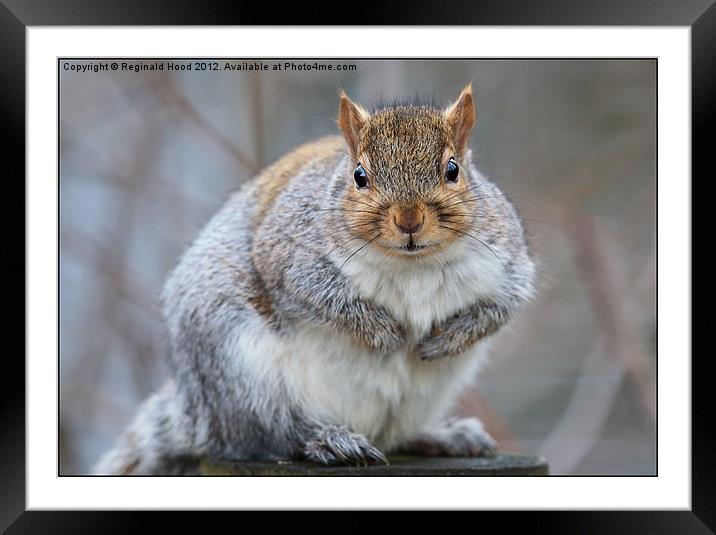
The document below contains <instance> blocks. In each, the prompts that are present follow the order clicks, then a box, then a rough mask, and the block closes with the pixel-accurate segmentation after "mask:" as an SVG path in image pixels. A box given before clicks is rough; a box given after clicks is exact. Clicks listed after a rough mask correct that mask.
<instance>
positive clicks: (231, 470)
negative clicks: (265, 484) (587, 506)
mask: <svg viewBox="0 0 716 535" xmlns="http://www.w3.org/2000/svg"><path fill="white" fill-rule="evenodd" d="M388 460H389V462H390V464H389V465H385V466H384V465H380V466H321V465H317V464H314V463H309V462H304V461H226V460H208V459H207V460H204V461H203V462H202V465H201V473H202V475H207V476H546V475H548V474H549V467H548V464H547V461H546V460H545V459H544V458H542V457H533V456H526V455H514V454H509V453H500V454H498V455H497V456H496V457H489V458H488V457H472V458H465V457H411V456H398V455H396V456H392V457H389V458H388Z"/></svg>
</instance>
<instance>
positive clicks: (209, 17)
mask: <svg viewBox="0 0 716 535" xmlns="http://www.w3.org/2000/svg"><path fill="white" fill-rule="evenodd" d="M713 4H714V0H603V1H601V2H593V1H588V0H552V1H536V0H532V1H530V0H521V1H517V0H489V1H484V0H483V1H481V2H474V3H472V4H471V5H470V6H469V7H467V6H464V5H461V4H460V3H459V2H456V1H455V0H444V1H443V2H440V3H429V2H419V3H417V4H416V3H415V2H410V4H409V5H408V3H407V2H405V1H401V2H396V3H393V4H391V5H385V4H381V5H380V7H379V8H378V7H376V9H375V10H373V9H371V7H370V6H369V5H366V4H365V3H363V4H361V6H360V10H359V12H360V13H362V14H366V13H370V14H371V20H366V21H357V20H356V19H355V18H354V17H348V16H346V17H345V18H344V19H343V20H339V19H338V16H336V17H335V18H336V20H334V21H329V22H328V23H330V24H341V22H343V23H345V22H348V23H350V24H355V23H356V22H366V23H369V24H371V25H376V24H391V25H392V24H398V25H403V24H420V25H433V24H437V25H445V24H452V23H454V22H456V21H459V23H460V24H462V25H509V26H517V25H550V26H556V25H569V26H572V25H575V26H580V25H588V26H602V25H603V26H688V27H690V28H691V39H692V41H691V46H692V49H691V53H692V168H693V169H694V170H695V169H697V168H699V167H701V168H703V169H705V165H706V158H707V154H708V153H707V151H708V150H712V149H711V148H710V147H709V146H708V145H707V141H706V140H707V136H706V129H707V125H709V123H710V122H711V119H712V118H713V117H714V112H713V107H712V106H711V97H712V95H714V93H715V90H716V73H715V72H714V71H715V69H714V65H716V6H714V5H713ZM301 5H302V4H300V3H298V4H284V6H283V7H281V8H280V9H277V8H275V7H273V6H271V5H268V4H263V5H248V4H246V3H236V2H231V1H229V0H227V1H208V0H205V1H202V0H188V1H187V0H185V1H181V2H180V1H172V0H154V1H151V2H149V1H144V2H143V1H141V0H123V1H121V2H110V1H107V0H74V1H73V0H32V1H30V0H0V55H2V63H0V106H1V107H0V117H2V120H1V121H0V125H2V126H1V127H2V129H3V130H5V131H6V133H7V134H8V135H7V136H5V143H4V147H3V148H4V149H5V150H4V151H2V152H3V153H4V155H3V156H2V162H3V163H4V164H5V165H4V169H5V171H6V173H4V175H5V179H6V180H5V181H4V185H5V192H6V195H7V197H6V199H13V200H12V201H11V202H9V203H6V206H5V209H4V210H2V211H1V213H2V216H1V217H2V218H3V226H2V228H3V229H5V232H4V233H3V238H4V240H5V243H6V244H7V242H8V240H9V241H10V242H13V240H14V241H15V242H16V243H11V245H13V246H15V247H13V248H12V252H11V250H10V248H6V249H5V251H4V253H5V254H4V255H3V260H2V263H1V264H0V265H1V266H2V268H1V269H2V274H3V275H4V277H5V278H6V280H12V281H13V282H12V283H9V284H8V283H6V284H5V285H4V287H5V297H6V299H5V303H6V307H5V310H6V312H8V313H7V314H6V315H5V316H6V318H5V320H4V322H3V323H4V326H5V332H6V333H13V334H14V335H15V336H17V337H19V333H20V332H23V333H24V332H25V328H24V327H25V299H24V297H25V295H24V292H25V288H26V282H27V281H26V278H25V276H26V275H25V273H26V271H25V270H26V265H25V232H24V227H23V232H22V234H21V233H20V232H19V226H20V224H19V222H20V221H23V222H24V221H25V202H24V201H25V188H24V183H23V182H22V181H21V179H20V178H19V177H21V176H24V175H25V89H26V87H25V84H26V82H25V53H26V49H25V47H26V41H25V30H26V27H27V26H45V25H52V26H64V25H73V26H78V25H167V24H169V25H209V24H212V25H214V24H216V25H242V24H252V25H253V24H271V25H275V24H283V23H290V24H315V23H316V22H317V21H316V18H315V16H316V12H317V11H321V10H319V9H312V10H311V13H308V12H307V10H306V9H305V6H304V8H303V9H302V7H301ZM325 9H327V8H325ZM277 11H278V12H279V13H277ZM329 12H335V13H336V14H337V13H339V12H340V11H339V10H332V11H329ZM456 13H459V17H458V16H455V14H456ZM662 149H663V148H662ZM693 182H694V181H693V179H692V184H693ZM21 184H23V185H21ZM11 186H12V187H14V188H15V190H14V191H12V190H10V189H9V188H10V187H11ZM20 198H22V199H23V202H20V201H19V199H20ZM12 208H15V210H13V209H12ZM700 228H703V227H699V226H698V225H693V230H694V234H695V235H696V236H700V235H705V234H706V231H705V230H704V231H703V232H702V231H701V230H700ZM705 228H708V227H705ZM692 243H699V241H698V240H696V241H695V242H692ZM702 243H703V242H702ZM20 279H21V280H22V281H23V284H22V285H20V284H19V282H14V281H19V280H20ZM21 292H22V293H23V295H22V296H21V295H20V294H21ZM16 294H17V295H16ZM8 297H10V298H13V301H14V302H15V303H18V305H17V306H18V307H17V308H14V307H11V306H10V305H9V303H10V302H11V300H10V299H8ZM19 303H22V304H21V305H20V304H19ZM694 321H695V322H696V321H703V320H700V319H699V318H694ZM20 347H21V348H22V351H23V353H24V349H25V338H24V336H23V339H22V342H21V344H20ZM664 358H689V355H667V356H665V357H664ZM50 360H51V359H50ZM4 361H5V362H4V365H5V369H4V375H5V374H6V375H5V381H3V386H2V388H1V389H0V396H1V398H0V399H2V405H1V406H0V410H1V412H0V415H1V417H0V418H1V421H2V439H0V448H1V451H0V529H2V530H5V528H6V527H7V526H9V527H8V528H7V531H5V532H6V533H12V534H15V533H83V532H85V531H86V532H92V533H128V532H136V531H137V530H139V529H140V528H141V527H142V526H146V527H149V525H150V524H149V523H148V522H147V520H146V517H147V516H148V514H147V513H138V512H137V513H118V512H113V513H105V512H28V511H25V445H26V444H25V417H24V415H25V411H24V409H25V382H24V380H20V377H24V375H25V366H24V362H23V361H22V360H21V359H20V358H19V351H6V355H5V359H4ZM707 365H708V364H707V362H706V359H703V358H701V359H692V385H693V389H692V434H693V436H692V444H693V447H692V509H691V511H657V512H655V511H641V512H638V511H629V512H626V511H625V512H614V511H612V512H609V511H605V512H596V511H590V512H576V511H574V512H554V511H552V512H529V513H519V514H516V513H514V512H510V513H507V514H505V513H485V514H491V515H498V514H499V517H498V518H496V520H498V521H499V522H500V529H501V530H507V531H508V532H509V531H511V530H512V529H517V528H519V527H521V526H529V529H530V531H538V532H546V533H547V532H548V533H580V534H581V533H630V534H632V533H649V534H659V533H688V534H700V533H714V531H716V484H714V474H715V473H716V455H715V454H714V452H716V444H715V440H714V439H715V438H716V423H715V422H714V418H713V416H712V414H711V411H712V409H711V403H710V399H709V397H710V396H708V394H709V393H710V391H711V388H710V386H709V385H707V382H709V381H710V376H709V374H708V372H707V370H706V366H707ZM8 366H9V369H8ZM707 396H708V397H707ZM187 520H188V519H186V517H185V516H183V518H182V520H181V521H182V524H184V527H185V528H187V527H188V528H190V529H191V523H188V524H187ZM200 522H201V520H200ZM351 525H352V528H353V529H355V528H356V527H358V526H359V524H355V523H352V524H351ZM365 526H366V527H368V524H365ZM203 527H204V528H206V526H205V525H204V526H203ZM238 528H239V526H237V529H238Z"/></svg>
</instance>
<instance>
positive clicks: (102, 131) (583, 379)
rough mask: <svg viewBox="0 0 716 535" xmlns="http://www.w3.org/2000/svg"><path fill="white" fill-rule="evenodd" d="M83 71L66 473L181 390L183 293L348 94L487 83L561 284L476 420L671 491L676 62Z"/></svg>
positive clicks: (66, 156)
mask: <svg viewBox="0 0 716 535" xmlns="http://www.w3.org/2000/svg"><path fill="white" fill-rule="evenodd" d="M124 61H125V62H127V63H131V64H139V63H144V64H149V63H153V61H149V60H143V61H141V62H139V61H136V60H132V61H127V60H124ZM293 61H294V63H313V62H314V61H313V60H310V61H309V60H293ZM64 63H65V62H64V61H60V66H59V68H60V357H59V358H60V472H61V473H62V474H78V473H87V472H88V471H89V470H90V469H91V466H92V464H93V463H94V462H95V461H96V460H97V459H98V457H99V456H100V455H101V454H102V453H103V452H104V451H105V450H106V449H108V448H109V447H110V445H111V444H112V441H113V440H114V438H115V437H116V435H117V434H118V433H119V432H120V431H121V429H122V428H123V427H124V426H125V425H126V424H127V423H128V422H129V420H130V419H131V417H132V415H133V413H134V411H135V409H136V408H137V406H138V404H139V403H140V402H141V401H142V399H143V398H145V397H146V396H147V395H148V394H150V393H151V392H152V390H154V389H155V388H157V387H158V386H159V385H160V384H161V383H162V381H163V380H164V378H165V377H166V376H167V373H168V371H167V367H166V365H165V360H166V356H167V343H166V335H165V330H164V325H163V322H162V318H161V311H160V307H159V293H160V290H161V287H162V284H163V281H164V279H165V277H166V276H167V274H168V272H169V271H170V270H171V269H172V267H173V266H174V264H175V262H176V261H177V259H178V257H179V255H180V254H181V253H182V251H183V250H184V249H185V248H186V247H187V246H188V245H189V244H190V243H191V241H192V240H193V238H194V237H195V236H196V235H197V233H198V232H199V231H200V229H201V228H202V226H203V225H204V224H205V223H206V222H207V221H208V219H209V218H210V217H211V216H212V214H213V213H214V212H216V211H217V209H218V208H219V207H220V206H221V205H222V203H223V202H224V200H225V199H226V198H227V197H228V196H229V194H230V193H231V192H232V191H233V190H235V189H236V188H237V187H238V186H239V185H240V184H241V183H242V182H244V181H246V180H249V179H250V178H251V177H252V176H253V175H254V174H255V173H256V172H257V171H259V170H260V169H261V168H262V167H264V166H266V165H268V164H270V163H271V162H272V161H274V160H275V159H277V158H278V157H280V156H281V155H282V154H284V153H285V152H287V151H288V150H290V149H291V148H292V147H294V146H295V145H297V144H300V143H302V142H305V141H308V140H311V139H313V138H316V137H319V136H322V135H325V134H331V133H336V132H337V127H336V125H335V113H336V109H337V104H338V99H337V93H338V89H339V88H345V90H346V91H347V92H348V94H349V95H350V96H351V97H352V98H354V99H355V100H357V101H359V102H362V103H365V104H368V105H369V104H370V103H371V102H374V101H375V100H376V99H377V98H380V97H393V96H405V95H411V94H413V93H421V94H434V95H436V96H437V98H438V100H439V101H440V102H441V103H443V104H448V103H449V102H450V101H451V100H452V99H454V98H455V97H456V96H457V95H458V93H459V91H460V89H461V88H462V87H463V86H464V85H465V84H466V83H467V82H469V81H472V82H473V84H474V89H475V93H476V98H477V106H478V116H479V119H478V124H477V127H476V130H475V133H474V135H473V137H472V141H471V146H472V148H473V151H474V153H475V154H476V156H477V157H476V163H477V165H478V167H479V168H480V169H481V170H482V171H483V172H484V173H485V174H487V175H488V176H489V177H491V178H492V179H493V180H494V181H496V182H497V184H498V185H499V186H500V187H501V188H502V189H503V190H504V191H505V192H506V193H507V195H508V196H509V197H510V199H511V200H512V201H513V203H514V204H515V205H516V207H517V209H518V211H519V212H520V214H521V215H522V216H523V218H524V220H525V225H526V227H527V229H528V234H529V240H530V244H531V247H532V250H533V252H534V256H535V257H536V259H537V261H538V263H539V268H540V275H539V295H538V297H537V298H536V299H535V301H534V302H533V303H532V304H531V305H530V306H529V307H528V308H527V309H526V310H525V311H524V313H523V314H522V315H521V316H520V317H519V318H518V320H517V321H515V322H514V323H513V324H512V325H511V326H510V327H509V328H508V329H506V330H505V331H504V332H501V333H499V334H498V335H497V336H496V339H495V343H494V350H493V351H492V357H491V360H490V363H489V365H488V366H486V368H485V369H484V371H483V373H482V374H481V375H480V376H479V378H478V380H477V381H476V383H475V385H474V387H472V388H471V389H470V390H469V391H468V392H466V393H465V395H464V397H463V398H462V401H461V404H460V405H461V406H460V410H461V411H462V412H464V413H467V414H476V415H478V416H480V417H482V418H483V420H484V421H485V423H486V426H487V428H488V430H489V431H491V432H492V434H493V435H494V436H495V437H496V438H497V439H498V440H499V441H500V443H501V445H502V447H503V449H506V450H510V451H519V452H523V453H528V454H540V455H544V456H546V457H547V459H548V461H549V463H550V465H551V471H552V473H554V474H655V472H656V436H655V422H656V414H655V405H656V398H655V389H654V384H655V377H656V374H655V370H656V300H655V296H656V255H655V247H656V217H655V216H656V63H655V61H652V60H434V61H424V60H362V61H351V60H345V59H343V60H339V61H332V60H331V61H329V60H325V61H321V62H319V63H321V64H324V65H329V64H330V65H333V66H334V67H336V66H338V65H355V66H356V70H354V71H344V70H342V71H338V70H333V71H316V70H311V71H298V72H296V71H272V70H269V71H263V72H249V71H227V70H221V71H198V70H192V71H184V72H177V71H171V72H170V71H166V70H165V71H162V72H147V71H142V72H133V71H122V70H118V71H106V72H91V71H90V72H84V73H80V72H76V71H69V70H64V68H63V64H64ZM68 63H69V64H71V65H89V64H90V63H97V61H95V62H90V61H77V60H73V61H70V62H68ZM184 63H186V62H184ZM219 63H220V65H223V64H224V63H225V61H224V60H221V61H219ZM231 63H232V64H235V65H239V64H241V63H243V62H242V61H233V62H231ZM264 63H267V64H269V65H273V64H274V63H283V61H280V62H273V61H264Z"/></svg>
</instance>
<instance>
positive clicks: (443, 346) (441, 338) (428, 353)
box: [415, 329, 459, 360]
mask: <svg viewBox="0 0 716 535" xmlns="http://www.w3.org/2000/svg"><path fill="white" fill-rule="evenodd" d="M453 346H454V344H452V343H450V340H448V339H447V338H446V337H445V334H444V333H442V332H437V331H436V329H433V331H432V332H431V333H430V334H428V335H427V336H426V337H425V338H423V339H422V340H421V341H420V342H418V345H417V346H416V347H415V354H416V355H417V356H418V358H420V359H421V360H438V359H440V358H443V357H450V356H453V355H455V354H456V353H458V352H459V351H456V348H455V347H453Z"/></svg>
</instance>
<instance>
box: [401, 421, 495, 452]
mask: <svg viewBox="0 0 716 535" xmlns="http://www.w3.org/2000/svg"><path fill="white" fill-rule="evenodd" d="M399 452H400V453H407V454H411V455H425V456H433V457H437V456H448V457H494V456H495V455H496V454H497V442H496V441H495V439H494V438H492V437H491V436H490V434H489V433H488V432H487V431H485V429H484V428H483V426H482V423H481V422H480V420H478V419H477V418H459V419H452V420H448V421H446V422H445V423H444V424H443V425H441V426H440V427H439V428H437V429H435V430H433V431H429V432H425V433H421V434H420V435H419V436H417V437H416V438H414V439H413V440H411V441H410V442H408V443H406V444H404V445H403V446H401V447H400V448H399Z"/></svg>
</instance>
